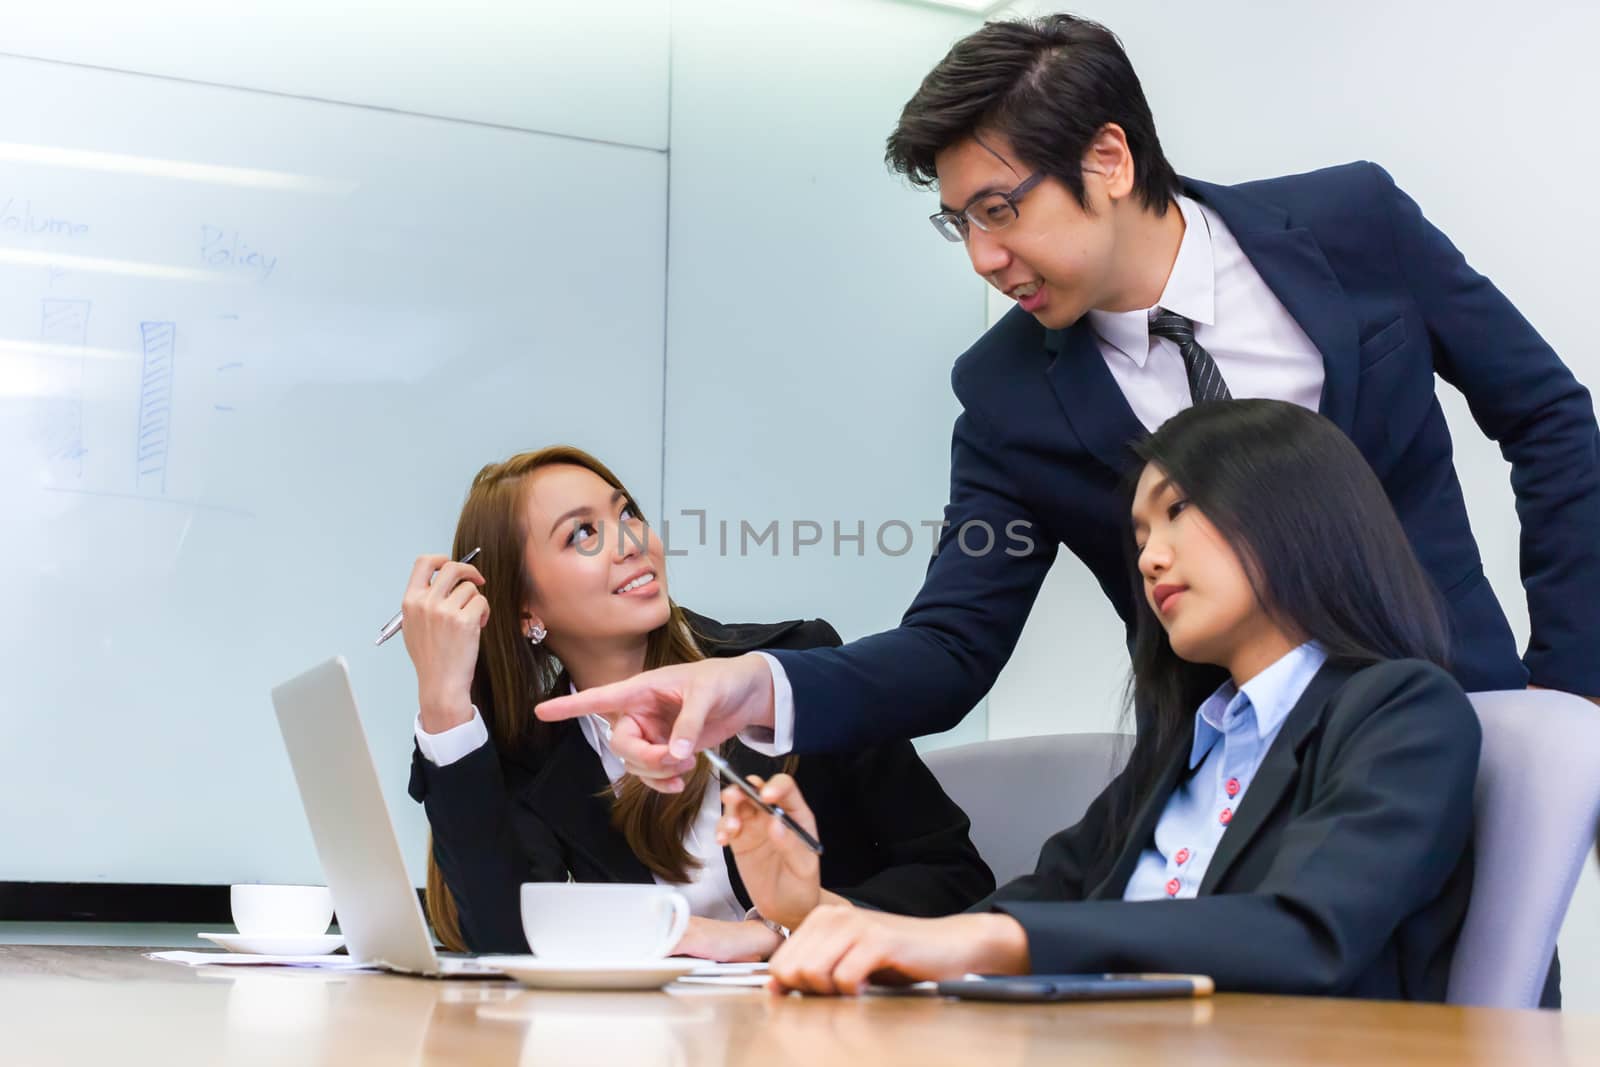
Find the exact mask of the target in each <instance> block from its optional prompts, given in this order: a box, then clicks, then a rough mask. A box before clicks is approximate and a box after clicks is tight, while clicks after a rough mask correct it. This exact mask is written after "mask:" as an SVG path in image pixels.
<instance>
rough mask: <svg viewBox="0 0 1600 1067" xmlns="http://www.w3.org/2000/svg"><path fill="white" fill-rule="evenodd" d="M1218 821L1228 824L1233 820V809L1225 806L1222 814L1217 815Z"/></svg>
mask: <svg viewBox="0 0 1600 1067" xmlns="http://www.w3.org/2000/svg"><path fill="white" fill-rule="evenodd" d="M1217 821H1218V822H1220V823H1221V824H1222V825H1224V826H1226V825H1228V824H1229V823H1230V822H1232V821H1233V809H1232V808H1223V809H1222V814H1221V815H1218V816H1217Z"/></svg>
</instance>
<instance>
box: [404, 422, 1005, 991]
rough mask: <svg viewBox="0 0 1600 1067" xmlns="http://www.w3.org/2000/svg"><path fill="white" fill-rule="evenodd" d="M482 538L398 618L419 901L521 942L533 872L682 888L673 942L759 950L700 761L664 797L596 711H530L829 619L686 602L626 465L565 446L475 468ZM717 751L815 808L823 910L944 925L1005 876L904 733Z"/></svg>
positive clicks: (495, 937) (420, 564) (784, 641)
mask: <svg viewBox="0 0 1600 1067" xmlns="http://www.w3.org/2000/svg"><path fill="white" fill-rule="evenodd" d="M474 547H477V548H480V549H481V554H480V555H479V556H478V557H477V559H476V561H475V565H473V564H464V563H456V562H450V561H448V560H447V559H446V557H443V556H424V557H422V558H421V559H419V560H417V562H416V565H415V567H414V568H413V570H412V574H411V579H410V582H409V584H408V586H407V590H406V594H405V598H404V601H403V608H402V610H403V615H404V620H405V643H406V651H407V652H408V653H409V654H410V656H411V660H412V663H413V665H414V666H415V668H416V672H417V686H418V696H419V701H420V705H421V710H420V713H419V715H418V719H417V725H416V740H417V751H416V753H415V755H414V757H413V760H412V773H411V794H412V796H413V797H415V798H416V799H418V800H420V801H422V802H423V804H424V806H425V807H426V810H427V814H428V821H429V823H430V825H431V827H432V830H433V847H432V851H431V855H430V857H429V866H428V894H427V902H428V912H429V917H430V918H431V920H432V922H433V925H434V930H435V933H436V934H438V936H439V939H440V940H441V941H442V942H443V943H444V944H445V945H446V946H447V947H450V948H453V949H457V950H461V949H470V950H472V951H477V952H526V951H527V942H526V940H525V938H524V935H523V932H522V923H521V910H520V902H519V890H518V887H519V885H521V883H523V882H534V881H567V880H569V879H571V880H575V881H579V882H644V883H649V882H652V881H653V882H656V883H661V884H668V885H673V886H676V887H678V888H680V889H681V890H682V891H683V892H684V894H685V895H686V896H687V897H688V900H689V903H690V907H691V912H692V915H693V916H694V917H693V918H692V919H691V921H690V925H689V929H688V932H687V933H686V934H685V936H684V939H683V941H682V942H681V943H680V944H679V946H678V949H677V951H678V952H679V953H680V954H684V955H693V956H702V957H707V958H712V959H724V960H731V959H759V958H765V957H766V956H767V955H768V954H770V953H771V951H772V950H773V949H775V948H776V947H777V946H778V944H779V943H780V934H779V932H778V931H777V930H776V929H774V927H776V926H779V925H781V923H780V922H778V921H777V920H776V919H774V918H773V917H769V916H765V915H761V916H751V915H749V914H748V909H749V908H750V904H751V901H750V898H749V896H748V894H747V893H746V891H745V889H744V887H743V885H742V884H741V883H740V881H739V877H738V871H737V869H736V867H735V865H734V864H733V863H731V862H729V860H728V857H727V855H726V853H725V851H724V850H723V849H722V848H721V847H719V845H718V844H717V842H716V840H715V834H716V822H717V819H718V818H719V817H720V816H721V813H722V809H721V805H720V802H719V798H718V790H717V788H716V785H715V779H714V778H712V776H711V771H710V767H709V765H708V764H707V763H706V762H705V761H704V760H702V761H700V762H699V766H698V768H697V769H696V771H695V772H694V774H692V775H691V776H689V778H688V781H687V783H686V788H684V789H683V790H682V791H681V792H678V793H676V794H670V795H669V794H662V793H658V792H656V791H654V790H651V789H648V788H646V787H645V786H644V785H643V784H642V783H640V782H639V781H638V780H637V779H635V778H633V777H632V776H630V775H628V774H627V773H626V769H625V768H624V767H623V765H622V763H621V761H620V760H618V759H617V757H616V756H615V755H613V754H612V752H611V749H610V747H609V742H610V738H611V733H610V730H611V727H610V725H609V724H608V722H607V721H606V720H605V719H602V718H599V717H598V716H591V717H589V718H585V719H583V720H580V721H569V722H562V723H555V724H550V723H543V722H540V721H539V720H537V719H536V718H534V715H533V706H534V705H535V704H536V703H538V702H539V701H541V700H544V699H546V698H548V697H550V696H552V695H556V694H562V693H567V692H569V691H577V690H579V689H585V688H588V687H589V686H593V685H603V684H605V683H608V682H614V681H618V680H620V679H623V678H628V677H631V676H633V675H635V674H638V673H639V672H640V671H642V670H645V669H647V668H651V667H659V666H662V665H664V664H669V663H683V662H688V661H690V660H697V659H700V658H702V657H704V656H731V655H740V654H743V653H746V652H751V651H755V650H760V649H767V648H809V647H813V646H816V645H822V644H830V645H836V644H838V643H839V635H838V634H836V633H835V632H834V630H833V627H831V626H829V625H828V624H827V623H826V622H823V621H821V620H814V621H809V622H799V621H797V622H784V623H777V624H772V625H761V624H745V625H723V624H721V623H717V622H715V621H713V620H711V619H708V618H705V617H703V616H699V615H695V614H693V613H691V612H688V611H685V610H683V609H681V608H679V607H678V606H677V605H676V604H675V603H673V602H672V601H671V600H670V599H669V598H668V596H667V576H666V570H665V568H664V561H663V554H664V553H663V546H662V543H661V540H660V538H658V537H657V536H656V535H655V533H654V531H652V530H650V529H649V527H648V526H646V525H645V523H644V520H643V519H642V518H641V516H640V511H639V508H638V506H637V505H636V504H635V503H634V500H633V497H632V496H631V495H630V494H629V493H628V491H627V489H626V488H624V487H623V485H622V483H621V482H620V481H619V480H618V479H617V477H616V475H614V474H612V473H611V471H610V470H608V469H607V468H606V467H605V466H604V465H603V464H602V463H601V462H600V461H599V460H597V459H595V458H594V457H593V456H591V455H589V454H588V453H586V452H582V451H579V450H578V449H575V448H565V447H557V448H547V449H543V450H541V451H537V452H529V453H523V454H521V455H517V456H513V457H512V458H510V459H508V460H506V461H505V462H504V463H496V464H491V465H490V466H487V467H485V468H484V469H483V470H482V471H481V472H479V474H478V476H477V477H476V478H474V479H473V481H472V487H471V489H470V490H469V492H468V494H467V500H466V503H465V505H464V506H463V507H462V510H461V517H460V520H459V522H458V524H457V526H456V533H455V545H454V548H455V558H457V559H459V558H460V557H461V555H462V554H463V553H465V552H466V551H469V550H471V549H472V548H474ZM435 570H437V571H438V575H437V577H436V578H434V579H433V580H432V581H431V583H430V580H429V578H430V575H432V574H433V572H434V571H435ZM627 725H628V724H627V722H626V720H624V722H623V724H622V728H626V726H627ZM752 743H753V744H755V745H758V746H759V744H760V742H759V741H754V742H752ZM724 755H725V758H727V760H728V761H729V762H730V763H731V764H732V765H733V766H734V767H735V768H737V769H738V770H739V771H740V773H743V774H756V775H760V776H763V777H765V776H770V775H773V774H775V773H776V772H778V771H779V770H780V769H786V770H788V771H789V772H790V774H792V778H786V780H798V781H799V782H800V783H801V785H802V787H803V788H804V789H805V790H806V792H807V793H808V794H809V795H810V796H811V797H812V798H813V803H814V806H815V809H816V813H815V824H814V825H816V826H819V827H820V828H821V833H822V834H823V835H824V836H826V837H827V839H828V844H827V846H826V853H825V855H824V856H823V858H822V863H821V869H820V885H822V886H826V887H827V890H826V891H824V892H822V893H820V894H819V895H818V896H817V897H816V901H817V902H824V903H825V902H838V903H842V902H844V901H845V900H852V901H856V902H859V903H861V904H865V905H868V906H870V907H873V908H882V909H885V910H888V911H893V912H902V913H905V914H909V915H923V916H929V915H948V914H950V913H952V912H957V911H961V910H962V909H964V908H966V907H968V906H969V905H971V904H972V903H973V902H974V901H976V900H978V899H980V898H981V897H983V896H984V894H986V893H988V892H990V891H991V890H992V889H993V888H994V877H993V875H991V874H990V873H989V869H988V867H986V866H985V865H984V863H983V861H982V860H981V859H980V858H979V857H978V853H977V850H976V849H974V848H973V846H972V842H971V840H970V839H969V838H968V833H967V832H968V822H967V817H966V815H965V814H964V813H963V812H962V811H961V809H960V808H958V807H957V806H956V805H955V803H954V802H953V801H951V800H950V798H949V797H948V796H946V795H945V793H944V791H943V790H942V789H940V788H939V784H938V783H937V782H936V781H935V780H934V778H933V775H932V774H931V773H930V772H929V771H928V769H927V767H926V766H924V765H923V763H922V761H921V760H920V759H919V758H918V757H917V754H916V751H915V750H914V749H913V748H912V747H911V743H910V742H909V741H901V742H896V743H891V744H885V745H879V746H876V747H874V748H870V749H866V750H863V751H860V752H854V753H844V754H839V755H831V756H807V757H806V758H804V759H802V760H798V761H794V760H790V761H788V762H787V763H781V762H780V761H779V760H776V759H772V758H769V757H767V756H763V755H762V754H761V753H760V752H758V751H757V750H756V749H755V748H752V747H749V746H747V745H745V744H742V743H740V742H738V741H732V742H729V743H728V744H727V745H726V746H724ZM835 891H836V892H835ZM836 893H837V894H842V896H840V895H836ZM803 916H804V913H803V912H788V911H785V912H784V913H783V916H782V918H783V919H785V920H787V922H788V923H797V922H799V921H800V920H801V919H802V918H803Z"/></svg>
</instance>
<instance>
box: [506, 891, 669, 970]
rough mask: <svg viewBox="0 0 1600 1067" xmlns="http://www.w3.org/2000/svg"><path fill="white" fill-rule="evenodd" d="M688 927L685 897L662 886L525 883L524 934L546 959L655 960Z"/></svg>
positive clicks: (523, 892) (540, 956) (536, 954)
mask: <svg viewBox="0 0 1600 1067" xmlns="http://www.w3.org/2000/svg"><path fill="white" fill-rule="evenodd" d="M688 928H689V900H688V898H687V897H685V896H684V895H683V894H682V893H680V892H678V891H677V890H676V889H673V888H671V887H669V886H664V885H640V884H634V883H598V884H596V883H584V882H524V883H523V886H522V932H523V933H524V934H526V935H527V938H528V947H529V948H530V949H531V950H532V951H533V954H534V955H535V956H538V957H539V958H540V959H547V960H606V961H614V960H630V961H633V960H659V959H661V958H663V957H664V956H666V954H667V953H669V952H671V951H672V950H673V948H675V947H676V946H677V944H678V942H679V940H681V939H682V937H683V932H684V931H685V930H687V929H688Z"/></svg>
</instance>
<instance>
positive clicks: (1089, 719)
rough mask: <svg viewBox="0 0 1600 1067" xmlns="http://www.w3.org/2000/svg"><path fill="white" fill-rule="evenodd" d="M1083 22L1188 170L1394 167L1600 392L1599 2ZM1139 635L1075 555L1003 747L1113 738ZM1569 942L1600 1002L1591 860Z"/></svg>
mask: <svg viewBox="0 0 1600 1067" xmlns="http://www.w3.org/2000/svg"><path fill="white" fill-rule="evenodd" d="M1058 9H1059V5H1056V4H1051V3H1026V4H1018V5H1016V7H1015V8H1014V9H1012V10H1014V11H1016V12H1019V13H1026V14H1044V13H1048V12H1050V11H1053V10H1058ZM1071 10H1073V11H1074V12H1075V13H1077V14H1081V15H1084V16H1087V17H1089V18H1094V19H1098V20H1100V21H1102V22H1104V23H1105V24H1106V25H1107V26H1109V27H1110V28H1111V29H1112V30H1113V31H1115V32H1116V33H1117V34H1118V36H1119V37H1121V39H1122V42H1123V45H1124V46H1125V47H1126V48H1127V50H1128V53H1129V56H1130V57H1131V58H1132V60H1133V63H1134V66H1135V68H1136V69H1137V70H1138V71H1139V75H1140V79H1141V81H1142V82H1143V84H1144V89H1145V94H1146V96H1147V97H1148V99H1149V101H1150V106H1151V109H1152V110H1153V111H1154V113H1155V116H1156V124H1157V128H1158V130H1159V132H1160V135H1161V139H1162V144H1163V147H1164V148H1165V149H1166V152H1167V156H1168V158H1169V159H1171V160H1172V162H1173V164H1174V165H1175V166H1176V167H1177V168H1178V170H1179V172H1180V173H1182V174H1186V175H1190V176H1193V177H1196V178H1203V179H1206V180H1210V181H1219V182H1234V181H1243V180H1247V179H1251V178H1258V177H1267V176H1271V175H1277V174H1289V173H1294V172H1297V171H1303V170H1310V169H1313V168H1315V167H1320V166H1325V165H1329V164H1336V163H1342V162H1346V161H1349V160H1353V159H1371V160H1375V161H1377V162H1379V163H1381V164H1383V166H1384V167H1386V168H1387V169H1388V170H1389V172H1390V173H1391V174H1393V175H1394V177H1395V180H1396V181H1398V182H1399V183H1400V186H1401V187H1402V188H1404V189H1405V190H1407V191H1408V192H1409V193H1410V194H1411V195H1412V196H1413V197H1414V198H1415V199H1416V200H1417V202H1418V203H1419V204H1421V205H1422V208H1423V211H1424V212H1425V213H1427V215H1428V216H1429V218H1431V219H1432V220H1433V221H1434V222H1435V223H1436V224H1437V225H1438V226H1439V227H1440V228H1441V229H1443V230H1444V232H1445V233H1447V234H1449V235H1450V237H1451V238H1452V239H1453V240H1454V241H1455V243H1456V245H1457V246H1458V247H1459V248H1461V250H1462V251H1463V252H1464V253H1465V254H1466V256H1467V258H1468V260H1469V261H1470V262H1471V263H1473V265H1474V266H1476V267H1477V268H1478V269H1479V270H1480V271H1482V272H1484V273H1485V274H1487V275H1488V276H1489V277H1490V278H1492V279H1493V280H1494V281H1495V283H1496V284H1497V285H1498V286H1499V287H1500V289H1501V290H1502V291H1503V292H1505V293H1506V295H1507V296H1509V297H1510V298H1511V300H1512V301H1513V302H1514V303H1516V305H1517V306H1518V307H1519V308H1520V309H1521V310H1522V312H1523V313H1524V314H1525V315H1526V316H1527V317H1528V318H1529V319H1530V320H1531V321H1532V322H1533V323H1534V324H1535V326H1537V327H1538V329H1539V330H1540V332H1541V333H1542V334H1543V335H1544V337H1545V338H1546V339H1547V340H1548V341H1549V342H1550V343H1551V344H1552V345H1553V346H1554V347H1555V349H1556V351H1557V352H1559V353H1561V354H1562V356H1563V358H1564V359H1565V360H1566V361H1567V364H1568V366H1570V367H1571V368H1572V369H1573V371H1574V372H1575V373H1576V374H1577V376H1578V378H1579V379H1580V380H1581V381H1583V382H1584V383H1585V384H1586V385H1588V386H1589V387H1590V389H1591V390H1593V389H1595V388H1596V387H1597V386H1600V349H1597V348H1596V346H1595V345H1594V344H1593V328H1592V325H1591V323H1590V322H1589V317H1588V316H1587V313H1588V311H1589V310H1590V306H1591V305H1590V301H1591V300H1592V296H1591V293H1590V290H1591V289H1592V284H1593V277H1594V267H1593V249H1594V248H1595V247H1596V245H1597V244H1600V200H1597V198H1596V197H1595V196H1594V195H1593V192H1592V190H1591V188H1590V186H1592V184H1593V176H1594V174H1595V173H1597V171H1600V147H1597V145H1596V142H1595V140H1594V138H1592V137H1591V136H1589V135H1588V133H1587V124H1586V122H1587V120H1586V118H1584V116H1586V115H1587V114H1588V112H1589V111H1590V110H1591V109H1592V107H1593V104H1594V102H1595V101H1596V100H1597V99H1600V75H1597V74H1596V69H1595V66H1594V63H1593V59H1592V56H1591V47H1590V46H1591V44H1592V42H1593V41H1594V39H1595V38H1596V36H1597V35H1600V8H1597V7H1596V6H1595V5H1593V4H1587V3H1565V2H1557V0H1542V2H1538V3H1529V4H1523V5H1519V6H1518V7H1516V8H1514V9H1512V8H1507V7H1505V6H1504V5H1501V4H1495V3H1487V2H1482V0H1475V2H1467V3H1458V4H1451V5H1447V6H1441V5H1439V4H1437V3H1425V2H1422V0H1399V2H1388V3H1383V4H1379V3H1376V2H1373V0H1361V2H1356V3H1348V4H1336V5H1311V4H1279V5H1263V4H1259V3H1249V2H1247V0H1217V2H1214V3H1210V4H1206V5H1204V6H1203V7H1195V6H1193V5H1181V4H1170V3H1162V2H1159V0H1117V2H1115V3H1111V2H1108V0H1083V2H1081V3H1077V4H1074V5H1073V6H1072V7H1071ZM1004 14H1005V12H1002V15H1004ZM996 17H1001V16H996ZM974 284H980V283H976V282H975V283H974ZM1440 391H1441V393H1442V394H1443V402H1444V407H1445V411H1446V414H1447V416H1448V417H1449V420H1450V425H1451V429H1452V432H1453V435H1454V437H1455V443H1456V468H1457V470H1458V472H1459V473H1460V475H1461V480H1462V483H1463V486H1464V487H1465V491H1466V496H1467V505H1468V510H1469V512H1470V516H1471V520H1472V527H1473V531H1474V533H1475V534H1476V535H1477V538H1478V545H1479V548H1480V549H1481V550H1482V553H1483V559H1484V569H1485V571H1486V572H1487V574H1488V576H1489V580H1490V581H1491V583H1492V584H1493V585H1494V588H1495V591H1496V593H1497V594H1498V596H1499V598H1500V602H1501V604H1502V605H1503V606H1504V607H1505V609H1506V614H1507V615H1508V616H1509V617H1510V620H1511V625H1512V629H1513V630H1514V631H1515V633H1516V634H1517V638H1518V640H1519V642H1521V643H1522V644H1524V645H1525V644H1526V641H1527V636H1528V614H1527V606H1526V601H1525V599H1524V597H1523V595H1522V590H1521V585H1520V579H1519V573H1518V569H1517V531H1518V526H1517V520H1516V514H1515V512H1514V510H1513V497H1512V494H1511V488H1510V484H1509V481H1508V471H1509V467H1508V465H1507V464H1506V463H1505V461H1504V460H1503V459H1502V458H1501V456H1500V454H1499V451H1498V449H1497V447H1496V446H1495V444H1494V443H1493V442H1492V441H1489V440H1487V439H1486V438H1485V437H1484V436H1483V435H1482V434H1481V433H1480V432H1479V431H1478V430H1477V428H1476V426H1475V425H1474V424H1473V422H1472V419H1471V416H1470V414H1469V413H1468V411H1467V409H1466V405H1465V403H1464V402H1462V401H1461V399H1460V397H1459V396H1458V395H1457V394H1456V393H1455V392H1454V391H1453V390H1451V389H1450V388H1449V387H1448V386H1444V385H1443V383H1441V387H1440ZM1597 536H1600V531H1597ZM1120 634H1121V624H1120V622H1119V621H1118V620H1117V618H1116V616H1115V614H1114V613H1113V612H1112V611H1111V610H1110V608H1109V607H1108V606H1107V604H1106V603H1105V601H1104V598H1103V597H1102V596H1101V594H1100V593H1099V591H1098V589H1097V588H1095V587H1094V585H1093V583H1092V580H1091V579H1090V578H1089V575H1088V571H1087V570H1086V569H1085V568H1084V567H1083V566H1082V564H1080V563H1079V562H1078V561H1077V560H1076V559H1074V558H1071V557H1070V556H1067V555H1066V554H1065V553H1063V556H1062V558H1061V559H1060V560H1058V562H1057V564H1056V567H1055V569H1054V571H1052V573H1051V576H1050V578H1049V581H1048V583H1047V584H1046V587H1045V591H1044V593H1043V594H1041V597H1040V600H1039V605H1038V607H1036V609H1035V611H1034V616H1033V618H1032V619H1031V620H1030V621H1029V624H1028V628H1027V630H1026V631H1025V632H1024V634H1023V637H1022V642H1021V644H1020V645H1019V647H1018V651H1017V654H1016V656H1015V657H1013V659H1012V662H1011V664H1010V665H1009V666H1008V667H1007V669H1006V671H1005V673H1004V674H1003V675H1002V676H1001V678H1000V680H999V682H998V683H997V684H996V686H995V689H994V691H993V693H991V695H990V698H989V728H990V732H991V734H992V735H993V736H997V737H1004V736H1017V735H1026V734H1033V733H1047V732H1054V731H1065V730H1101V729H1107V728H1109V727H1110V726H1111V725H1112V723H1113V722H1114V721H1115V715H1116V708H1115V707H1114V703H1113V702H1112V701H1110V700H1103V699H1102V695H1105V696H1109V695H1111V694H1114V693H1117V692H1118V691H1119V689H1120V686H1121V685H1122V683H1123V681H1124V678H1125V672H1126V667H1127V655H1126V653H1125V651H1124V650H1123V649H1122V646H1121V636H1120ZM1597 636H1600V635H1597ZM1063 676H1066V677H1071V678H1073V679H1075V684H1074V695H1073V696H1072V697H1071V698H1065V697H1062V696H1059V695H1057V694H1056V691H1057V690H1058V689H1059V686H1058V684H1057V683H1055V681H1054V680H1055V679H1057V678H1060V677H1063ZM1597 773H1600V769H1597ZM1561 944H1562V956H1563V963H1564V967H1565V971H1566V974H1565V988H1566V990H1567V994H1568V998H1567V1003H1568V1005H1569V1006H1571V1007H1575V1008H1584V1009H1587V1010H1597V1009H1600V960H1597V957H1600V878H1597V877H1596V866H1595V864H1594V863H1590V864H1588V866H1587V868H1586V870H1585V873H1584V877H1583V881H1582V883H1581V885H1580V887H1579V891H1578V895H1577V898H1576V899H1575V900H1574V902H1573V906H1572V910H1571V912H1570V913H1569V919H1568V922H1567V926H1566V928H1565V930H1564V931H1563V934H1562V941H1561Z"/></svg>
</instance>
